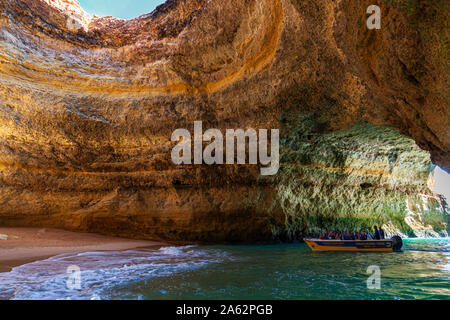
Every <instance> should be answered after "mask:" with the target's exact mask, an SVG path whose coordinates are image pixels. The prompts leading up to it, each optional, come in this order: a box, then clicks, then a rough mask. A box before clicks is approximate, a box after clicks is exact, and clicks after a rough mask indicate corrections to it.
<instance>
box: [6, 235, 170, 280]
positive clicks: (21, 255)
mask: <svg viewBox="0 0 450 320" xmlns="http://www.w3.org/2000/svg"><path fill="white" fill-rule="evenodd" d="M1 235H7V236H8V239H7V240H0V272H8V271H10V270H11V268H13V267H15V266H19V265H22V264H25V263H29V262H33V261H36V260H40V259H46V258H49V257H52V256H55V255H59V254H63V253H70V252H87V251H111V250H128V249H134V248H142V247H152V246H162V245H165V243H161V242H155V241H145V240H129V239H122V238H114V237H107V236H102V235H98V234H89V233H76V232H70V231H64V230H57V229H38V228H0V239H1Z"/></svg>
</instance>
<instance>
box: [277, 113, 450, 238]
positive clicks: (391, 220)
mask: <svg viewBox="0 0 450 320" xmlns="http://www.w3.org/2000/svg"><path fill="white" fill-rule="evenodd" d="M318 118H320V117H318V116H317V115H309V116H302V117H301V118H300V119H295V120H292V122H291V123H289V124H288V125H287V126H286V127H287V128H288V129H286V130H288V131H289V132H287V133H286V135H285V137H284V139H283V141H282V147H281V150H282V151H281V154H282V157H281V168H280V173H279V175H278V177H277V181H276V185H277V187H276V188H277V198H278V201H279V202H280V207H281V208H282V211H283V213H284V214H285V215H286V219H285V220H284V224H281V225H278V226H274V227H275V228H274V230H276V231H275V232H277V231H278V232H280V231H286V232H287V233H289V234H296V233H301V234H317V233H319V232H324V231H326V230H339V231H353V230H361V229H366V230H371V229H372V228H373V226H374V225H382V226H384V228H385V229H386V231H387V234H388V235H394V234H398V233H400V234H404V235H408V236H438V235H439V236H447V234H448V231H449V226H448V217H449V211H448V209H447V207H446V203H445V200H444V199H443V198H441V197H440V196H439V195H437V194H433V193H432V191H431V190H429V188H428V186H427V181H428V178H429V176H430V173H431V172H432V170H433V167H434V165H433V164H432V162H431V160H430V155H429V153H428V152H426V151H423V150H421V149H420V148H419V147H418V146H417V145H416V144H415V142H414V141H413V140H412V139H410V138H408V137H405V136H403V135H401V134H399V133H398V132H397V131H396V130H393V129H390V128H387V127H383V126H376V125H371V124H368V123H364V122H359V123H357V124H356V125H355V126H353V127H352V128H350V129H346V130H341V131H337V132H333V133H323V134H321V133H320V131H321V128H323V124H322V123H320V121H317V120H316V119H318ZM293 128H294V129H293Z"/></svg>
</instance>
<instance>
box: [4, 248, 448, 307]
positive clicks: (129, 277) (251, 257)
mask: <svg viewBox="0 0 450 320" xmlns="http://www.w3.org/2000/svg"><path fill="white" fill-rule="evenodd" d="M71 266H77V267H78V268H79V270H81V273H80V275H79V276H80V282H79V284H80V287H79V288H72V287H71V286H68V279H69V277H70V276H71V275H70V274H68V273H67V270H68V268H69V267H71ZM370 266H376V267H378V268H379V270H380V280H381V286H380V288H379V289H371V287H373V286H368V280H369V277H370V276H371V274H370V273H368V272H367V271H368V269H369V267H370ZM0 299H83V300H84V299H152V300H155V299H447V300H449V299H450V239H406V240H404V249H403V252H399V253H355V252H311V250H310V249H309V248H308V247H307V246H306V245H305V244H292V245H289V244H285V245H258V246H185V247H161V248H157V249H152V248H148V249H137V250H127V251H116V252H87V253H79V254H64V255H59V256H55V257H52V258H50V259H46V260H42V261H37V262H34V263H29V264H25V265H22V266H19V267H16V268H14V269H13V270H12V271H11V272H7V273H0Z"/></svg>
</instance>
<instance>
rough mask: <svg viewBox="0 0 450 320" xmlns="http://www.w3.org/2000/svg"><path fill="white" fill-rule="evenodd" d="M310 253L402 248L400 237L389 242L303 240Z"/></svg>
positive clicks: (397, 249) (387, 250)
mask: <svg viewBox="0 0 450 320" xmlns="http://www.w3.org/2000/svg"><path fill="white" fill-rule="evenodd" d="M305 242H306V244H307V245H308V246H309V247H310V248H311V250H312V251H363V252H393V251H400V249H401V248H402V246H403V242H402V239H401V238H400V237H397V236H395V237H393V238H392V239H390V240H321V239H305Z"/></svg>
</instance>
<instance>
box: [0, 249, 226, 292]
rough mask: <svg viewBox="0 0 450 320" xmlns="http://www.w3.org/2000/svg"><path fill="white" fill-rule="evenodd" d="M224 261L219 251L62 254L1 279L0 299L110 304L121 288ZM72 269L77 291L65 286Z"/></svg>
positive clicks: (163, 250)
mask: <svg viewBox="0 0 450 320" xmlns="http://www.w3.org/2000/svg"><path fill="white" fill-rule="evenodd" d="M227 258H228V257H227V254H226V253H225V252H223V251H219V250H208V251H204V250H200V249H199V248H198V247H196V246H185V247H161V248H160V249H159V250H155V249H136V250H127V251H108V252H83V253H71V254H63V255H58V256H55V257H52V258H49V259H46V260H41V261H36V262H33V263H29V264H25V265H22V266H19V267H16V268H14V269H13V270H12V271H11V272H7V273H0V299H14V300H16V299H17V300H62V299H74V300H89V299H93V300H97V299H111V298H113V297H112V294H113V292H116V291H117V290H120V288H121V287H124V286H129V285H130V284H133V283H138V282H142V281H146V280H150V279H154V278H156V277H166V276H170V275H172V274H176V273H180V272H187V271H190V270H196V269H199V268H203V267H206V266H208V265H210V264H212V263H220V262H222V261H225V260H227ZM73 266H75V267H76V268H79V270H81V274H80V280H81V281H80V283H81V288H76V289H70V288H71V287H72V286H70V285H69V286H68V285H67V284H68V281H70V274H69V273H68V268H69V267H73ZM127 298H128V299H139V296H135V297H127Z"/></svg>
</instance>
